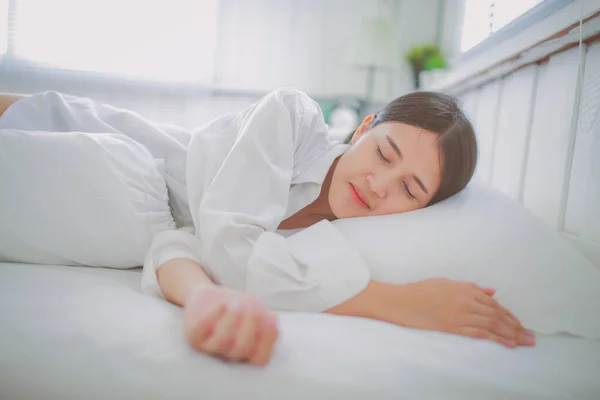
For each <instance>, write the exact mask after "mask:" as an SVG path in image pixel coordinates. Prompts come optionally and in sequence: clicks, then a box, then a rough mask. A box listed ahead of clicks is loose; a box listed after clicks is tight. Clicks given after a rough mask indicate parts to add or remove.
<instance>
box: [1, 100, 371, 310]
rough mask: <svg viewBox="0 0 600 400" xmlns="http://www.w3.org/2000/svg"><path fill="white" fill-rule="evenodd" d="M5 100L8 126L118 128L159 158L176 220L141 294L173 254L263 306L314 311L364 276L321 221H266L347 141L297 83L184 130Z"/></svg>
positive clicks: (308, 188)
mask: <svg viewBox="0 0 600 400" xmlns="http://www.w3.org/2000/svg"><path fill="white" fill-rule="evenodd" d="M11 108H13V109H12V110H11V111H12V112H11V115H12V116H13V118H12V119H10V118H4V117H3V123H4V124H9V125H10V124H12V125H14V126H13V128H19V129H23V130H32V131H35V130H43V131H48V132H64V131H79V132H91V133H98V134H102V133H112V134H114V133H120V134H124V135H127V136H128V137H130V138H132V139H134V140H136V141H137V142H139V143H141V144H142V145H144V146H146V148H148V150H149V151H150V153H152V155H153V156H154V157H155V158H160V159H163V160H164V161H165V167H166V168H165V175H166V176H165V178H166V181H167V185H168V191H169V202H170V204H171V208H172V214H173V217H174V219H175V221H176V223H177V225H178V226H181V227H182V228H181V229H179V230H177V231H167V232H162V233H160V234H158V235H157V236H156V237H155V238H154V241H153V243H152V246H151V248H150V249H149V252H148V255H147V257H146V260H145V263H144V271H143V276H142V288H143V289H144V291H145V292H147V293H151V294H154V295H159V296H161V295H162V293H161V290H160V287H159V286H158V282H157V279H156V269H157V268H158V267H160V266H161V265H162V264H163V263H164V262H166V261H168V260H171V259H174V258H181V257H183V258H189V259H193V260H195V261H197V262H199V263H200V265H202V267H203V268H204V269H205V270H206V271H207V273H208V274H210V275H211V276H212V277H213V279H215V280H216V281H217V282H218V283H221V284H223V285H225V286H228V287H231V288H235V289H238V290H242V291H245V292H249V293H252V294H254V295H256V296H258V297H260V298H261V299H262V300H263V301H264V302H265V303H266V304H267V306H269V307H270V308H272V309H279V310H297V311H316V312H319V311H323V310H326V309H328V308H331V307H333V306H335V305H338V304H340V303H342V302H344V301H345V300H347V299H349V298H351V297H353V296H354V295H356V294H357V293H359V292H360V291H361V290H363V289H364V288H365V287H366V285H367V284H368V281H369V271H368V269H367V266H366V265H365V262H364V261H363V260H362V258H361V257H360V255H359V254H358V253H357V251H356V250H355V249H354V248H353V247H352V246H350V244H349V243H348V242H347V241H346V239H345V237H344V236H343V235H342V234H341V233H340V232H339V231H338V230H337V229H336V228H335V227H334V226H333V225H332V224H331V223H330V222H328V221H325V220H324V221H321V222H319V223H317V224H314V225H313V226H311V227H309V228H306V229H303V230H300V231H299V232H283V231H277V228H278V226H279V224H280V223H281V222H282V221H283V220H284V219H286V218H288V217H289V216H291V215H293V214H295V213H296V212H297V211H299V210H301V209H302V208H304V207H305V206H307V205H309V204H310V203H312V202H313V201H314V200H316V199H317V197H318V195H319V193H320V191H321V187H322V184H323V181H324V179H325V176H326V175H327V172H328V171H329V168H330V167H331V165H332V163H333V161H334V160H335V159H336V158H337V157H338V156H339V155H341V154H342V153H343V152H344V151H345V150H346V149H347V147H348V146H347V145H344V144H336V143H334V142H332V141H331V140H330V139H329V138H328V134H327V126H326V125H325V122H324V120H323V116H322V113H321V110H320V108H319V106H318V105H317V104H316V103H315V102H314V101H313V100H311V99H310V98H309V97H308V96H307V95H306V94H304V93H302V92H299V91H297V90H293V89H279V90H276V91H274V92H272V93H270V94H269V95H267V96H266V97H264V98H263V99H261V100H260V101H259V102H257V103H256V104H254V105H253V106H252V107H250V108H248V109H246V110H244V111H242V112H240V113H239V114H236V115H231V116H226V117H222V118H219V119H217V120H215V121H213V122H211V123H209V124H207V125H205V126H203V127H201V128H199V129H197V130H196V131H194V132H189V131H187V130H185V129H183V128H181V127H177V126H174V125H166V124H157V123H155V122H152V121H149V120H147V119H145V118H143V117H141V116H140V115H138V114H136V113H134V112H131V111H128V110H123V109H119V108H116V107H112V106H109V105H106V104H100V103H97V102H94V101H92V100H90V99H86V98H81V97H75V96H69V95H64V94H60V93H56V92H44V93H41V94H37V95H35V96H32V97H29V98H26V99H24V100H21V101H19V102H17V103H15V104H14V105H13V106H11ZM194 227H195V231H194ZM315 234H316V235H315ZM285 236H287V237H285ZM316 237H318V238H320V239H319V240H316ZM324 237H326V238H327V242H324V241H323V239H322V238H324Z"/></svg>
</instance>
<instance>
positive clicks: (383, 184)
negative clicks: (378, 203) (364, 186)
mask: <svg viewBox="0 0 600 400" xmlns="http://www.w3.org/2000/svg"><path fill="white" fill-rule="evenodd" d="M366 179H367V183H368V184H369V189H371V192H373V193H375V195H376V196H377V197H379V198H380V199H384V198H386V197H387V195H388V192H389V189H390V185H391V184H392V181H393V180H394V177H393V176H392V174H384V173H380V174H377V175H374V174H369V175H367V178H366Z"/></svg>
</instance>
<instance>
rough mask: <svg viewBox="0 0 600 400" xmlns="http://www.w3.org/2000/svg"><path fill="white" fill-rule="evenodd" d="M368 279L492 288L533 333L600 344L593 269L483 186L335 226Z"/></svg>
mask: <svg viewBox="0 0 600 400" xmlns="http://www.w3.org/2000/svg"><path fill="white" fill-rule="evenodd" d="M334 224H335V225H336V226H337V228H338V229H340V230H341V232H342V233H343V234H344V235H345V236H346V237H347V238H348V239H349V240H350V241H351V242H352V243H353V244H354V245H355V246H356V248H357V250H358V251H359V252H360V253H361V255H362V256H363V257H364V259H365V260H366V262H367V264H368V265H369V267H370V269H371V274H372V279H374V280H380V281H385V282H390V283H408V282H414V281H418V280H422V279H428V278H436V277H445V278H449V279H455V280H464V281H471V282H475V283H477V284H478V285H480V286H485V287H491V288H494V289H496V291H497V294H496V298H497V300H498V301H499V302H500V303H501V304H503V305H504V306H505V307H507V308H508V309H509V310H511V311H512V312H513V313H514V314H515V315H516V316H517V317H518V318H519V319H520V320H521V321H522V323H523V324H524V325H525V326H526V327H528V328H530V329H534V330H535V331H538V332H540V333H555V332H569V333H571V334H575V335H580V336H584V337H588V338H594V339H600V271H599V270H598V269H596V268H595V267H594V266H593V265H592V264H591V263H590V262H589V261H588V260H587V259H586V258H585V257H584V256H583V255H582V254H580V253H579V252H578V251H577V250H575V249H574V248H573V247H572V246H571V245H570V244H569V243H568V242H567V240H566V239H564V238H563V237H562V236H561V235H560V234H559V233H558V232H557V231H555V230H553V229H552V228H550V227H549V226H547V225H546V224H545V223H544V222H542V221H541V220H539V219H538V218H537V217H535V216H534V215H533V214H532V213H530V212H529V211H528V210H527V209H525V208H524V207H523V206H522V205H520V204H519V203H517V202H516V201H514V200H512V199H510V198H508V197H507V196H505V195H504V194H502V193H501V192H499V191H497V190H495V189H492V188H490V187H488V186H486V185H485V184H481V183H476V182H473V183H471V184H470V185H468V186H467V188H466V189H465V190H463V191H462V192H461V193H459V194H457V195H455V196H453V197H451V198H449V199H448V200H445V201H443V202H441V203H438V204H436V205H433V206H431V207H428V208H425V209H421V210H417V211H413V212H409V213H404V214H398V215H393V216H381V217H368V218H355V219H346V220H338V221H335V222H334Z"/></svg>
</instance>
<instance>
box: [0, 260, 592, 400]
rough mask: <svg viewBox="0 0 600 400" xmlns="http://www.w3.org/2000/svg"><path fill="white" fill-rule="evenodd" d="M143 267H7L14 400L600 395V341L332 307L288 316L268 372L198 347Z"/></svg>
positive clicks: (7, 368) (5, 330)
mask: <svg viewBox="0 0 600 400" xmlns="http://www.w3.org/2000/svg"><path fill="white" fill-rule="evenodd" d="M139 279H140V271H139V270H130V271H117V270H108V269H100V268H85V267H61V266H39V265H38V266H35V265H26V264H20V265H17V264H0V326H1V327H2V328H1V329H0V398H1V399H41V398H43V399H57V400H59V399H60V400H69V399H77V400H80V399H109V398H110V399H128V400H130V399H188V398H189V399H192V398H194V399H217V400H223V399H230V398H236V399H238V398H239V399H242V398H243V399H247V400H254V399H256V400H262V399H334V398H335V399H354V398H356V399H367V398H371V399H386V398H389V399H399V398H408V399H413V398H414V399H438V398H440V399H441V398H443V399H461V400H465V399H478V400H480V399H486V400H488V399H598V398H600V381H599V380H598V372H599V371H600V342H589V341H585V340H582V339H578V338H573V337H567V336H556V335H554V336H538V345H537V347H535V348H519V349H515V350H509V349H505V348H503V347H501V346H499V345H496V344H494V343H490V342H487V341H478V340H474V339H468V338H464V337H459V336H453V335H446V334H443V333H437V332H424V331H418V330H412V329H407V328H401V327H396V326H392V325H388V324H385V323H381V322H377V321H371V320H363V319H359V318H350V317H336V316H331V315H323V314H294V313H282V314H280V321H281V331H282V335H281V340H280V342H279V343H278V345H277V348H276V352H275V355H274V358H273V360H272V362H271V363H270V364H269V365H268V366H267V367H266V368H264V369H260V368H254V367H251V366H247V365H237V364H229V363H225V362H222V361H219V360H216V359H212V358H209V357H206V356H204V355H201V354H199V353H196V352H194V351H192V350H191V349H189V348H188V346H187V345H186V343H185V340H184V338H183V334H182V329H181V319H180V313H181V310H180V309H179V308H178V307H175V306H173V305H171V304H168V303H166V302H164V301H163V300H159V299H155V298H151V297H148V296H144V295H143V294H141V292H140V289H139Z"/></svg>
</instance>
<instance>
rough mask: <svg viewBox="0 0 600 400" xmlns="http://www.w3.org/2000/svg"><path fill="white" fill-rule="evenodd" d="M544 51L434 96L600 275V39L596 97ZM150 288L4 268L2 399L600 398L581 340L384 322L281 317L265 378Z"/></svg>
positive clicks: (488, 169)
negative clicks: (203, 349)
mask: <svg viewBox="0 0 600 400" xmlns="http://www.w3.org/2000/svg"><path fill="white" fill-rule="evenodd" d="M592 39H593V38H592ZM546 55H547V54H542V53H537V56H536V57H538V58H537V59H535V60H533V62H530V63H529V64H526V65H525V64H518V63H517V64H515V65H512V66H511V65H508V66H507V65H500V66H499V67H498V68H499V69H500V70H501V71H503V72H502V73H501V74H496V75H494V74H492V73H487V72H486V73H484V74H481V76H479V77H477V79H464V80H463V81H460V82H458V83H453V84H452V85H446V86H445V87H443V86H438V87H433V89H437V90H444V91H447V92H449V93H451V94H454V95H456V96H457V97H459V98H460V99H461V101H462V102H463V105H464V108H465V109H466V111H467V112H468V113H469V115H470V117H471V118H472V119H473V121H474V123H475V125H476V128H477V132H478V139H479V143H480V149H481V154H480V160H481V161H480V164H479V168H478V171H477V175H478V179H480V180H482V181H484V182H486V183H487V184H489V185H491V186H493V187H495V188H497V189H498V190H500V191H502V192H504V193H505V194H506V195H507V196H509V197H510V198H512V199H514V200H516V201H518V202H520V203H522V204H523V205H525V206H526V207H527V208H528V209H529V210H531V211H532V212H533V213H534V214H535V215H537V216H538V217H539V218H541V219H542V220H544V221H545V222H546V223H547V224H548V225H549V226H552V227H553V228H555V229H556V230H557V231H558V232H560V233H561V234H563V235H564V236H565V237H566V238H567V239H568V240H569V241H571V242H572V244H573V245H574V246H575V247H576V248H578V249H579V250H580V251H581V252H582V254H584V255H585V256H586V257H587V258H588V259H589V260H590V261H591V262H592V263H594V265H596V266H597V267H599V268H600V211H599V210H600V206H599V204H600V176H599V175H597V173H598V172H597V171H600V159H599V158H598V157H597V155H598V151H599V150H600V147H598V144H599V143H600V122H599V121H598V117H597V112H598V105H599V104H600V90H599V88H600V75H599V74H598V73H597V71H598V70H599V69H598V65H599V64H600V43H598V42H594V41H593V40H591V41H588V42H587V43H586V44H584V49H583V55H584V57H583V58H582V59H583V60H584V63H585V64H584V71H585V72H584V80H583V81H584V89H583V91H582V92H580V91H579V90H578V88H577V82H578V80H577V72H578V69H579V68H580V65H579V50H578V49H577V48H570V49H569V48H567V49H566V50H565V49H561V51H560V52H556V54H552V55H548V57H546ZM580 94H581V97H580ZM580 100H581V104H580ZM579 115H581V118H582V120H581V122H580V123H574V121H577V118H578V116H579ZM547 132H554V133H553V134H552V135H548V134H546V133H547ZM592 155H593V156H592ZM550 156H552V157H550ZM549 177H551V178H549ZM140 279H141V270H140V269H132V270H114V269H107V268H87V267H72V266H61V265H33V264H12V263H0V324H1V329H0V399H28V400H29V399H60V400H69V399H138V398H139V399H188V398H189V399H191V398H200V399H219V400H221V399H229V398H245V399H249V400H253V399H265V398H272V399H306V398H310V399H321V398H323V399H331V398H340V399H354V398H356V399H365V398H372V399H386V398H390V399H399V398H403V399H412V398H414V399H436V398H444V399H598V398H600V341H594V340H584V339H581V338H578V337H574V336H571V335H568V334H554V335H538V337H537V346H536V347H535V348H517V349H513V350H509V349H506V348H503V347H501V346H499V345H496V344H494V343H491V342H487V341H478V340H473V339H468V338H464V337H459V336H454V335H448V334H443V333H438V332H427V331H419V330H413V329H409V328H403V327H397V326H392V325H389V324H385V323H382V322H377V321H372V320H365V319H359V318H351V317H336V316H332V315H319V314H303V313H280V328H281V339H280V341H279V343H278V344H277V348H276V351H275V354H274V357H273V359H272V361H271V363H270V364H269V365H268V366H267V367H266V368H255V367H252V366H248V365H240V364H233V363H227V362H224V361H220V360H217V359H213V358H210V357H207V356H204V355H202V354H199V353H196V352H194V351H193V350H191V349H190V348H189V347H188V346H187V344H186V342H185V340H184V337H183V333H182V326H181V315H180V314H181V310H180V309H179V308H178V307H176V306H174V305H171V304H169V303H167V302H165V301H163V300H161V299H158V298H154V297H150V296H147V295H144V294H142V293H141V289H140ZM590 318H598V316H590Z"/></svg>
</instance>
